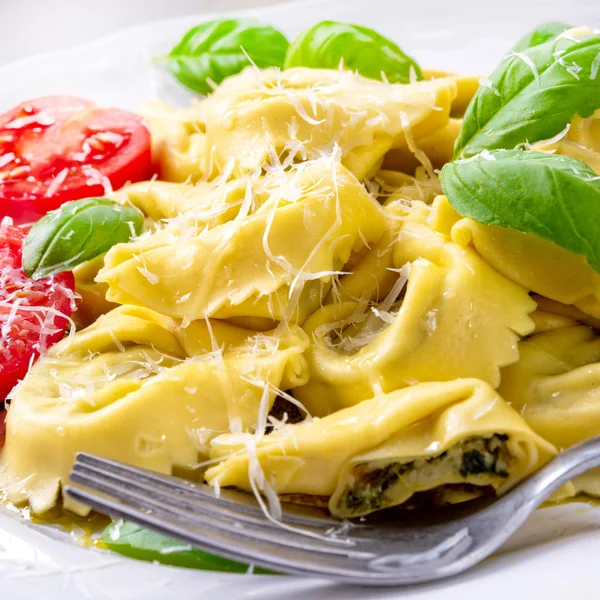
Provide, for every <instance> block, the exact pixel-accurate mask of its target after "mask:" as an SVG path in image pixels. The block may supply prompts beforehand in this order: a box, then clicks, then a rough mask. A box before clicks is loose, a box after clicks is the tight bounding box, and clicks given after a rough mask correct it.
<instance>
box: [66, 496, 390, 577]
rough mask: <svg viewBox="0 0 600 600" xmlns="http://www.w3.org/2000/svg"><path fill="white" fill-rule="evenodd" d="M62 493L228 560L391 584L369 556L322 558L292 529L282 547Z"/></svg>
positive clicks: (164, 513)
mask: <svg viewBox="0 0 600 600" xmlns="http://www.w3.org/2000/svg"><path fill="white" fill-rule="evenodd" d="M65 493H66V494H67V495H68V496H70V497H71V498H73V499H74V500H76V501H78V502H82V503H84V504H86V505H88V506H91V507H92V508H95V509H96V510H98V511H100V512H104V513H108V514H111V515H113V516H117V517H120V518H122V519H127V520H129V521H133V522H134V523H138V524H140V525H143V526H146V527H150V528H152V529H154V530H156V531H158V532H160V533H163V534H164V535H168V536H171V537H174V538H176V539H179V540H182V541H184V542H187V543H189V544H192V545H193V546H196V547H199V548H203V549H205V550H206V551H208V552H214V553H216V554H219V555H221V556H224V557H226V558H230V559H232V560H237V561H241V562H246V563H248V562H250V563H252V564H257V565H259V566H261V567H264V568H267V569H273V570H276V571H279V572H283V573H290V574H296V575H313V576H315V575H316V576H322V577H328V578H330V579H335V580H339V581H345V582H353V583H369V582H370V583H372V584H373V583H374V584H377V585H386V584H387V585H391V584H393V583H394V580H393V576H392V574H390V573H386V572H376V571H371V570H369V568H368V564H369V563H368V559H369V557H347V556H340V555H335V554H334V555H331V556H329V557H328V558H327V560H323V558H322V555H319V554H315V552H314V551H313V550H312V549H307V548H305V545H304V542H305V539H304V538H303V536H302V535H300V534H296V537H297V543H296V544H295V545H293V546H286V547H282V546H281V545H279V544H278V543H277V542H273V541H265V540H257V539H256V538H254V537H252V536H247V537H246V536H241V537H238V536H237V535H234V534H231V533H230V532H225V531H222V530H220V529H218V528H214V529H210V528H208V527H206V528H204V527H200V526H198V525H197V524H194V525H191V524H190V523H189V522H184V523H182V522H179V521H178V520H176V519H174V518H173V517H172V516H171V515H170V514H169V513H168V512H167V511H166V510H165V509H164V507H161V508H157V509H153V511H152V513H147V512H144V511H143V510H141V509H140V508H139V507H138V506H135V505H134V504H132V503H129V502H122V501H118V500H114V499H112V498H110V497H106V496H103V495H101V494H99V493H96V492H92V491H89V490H83V489H79V488H73V487H71V486H65ZM386 582H387V583H386Z"/></svg>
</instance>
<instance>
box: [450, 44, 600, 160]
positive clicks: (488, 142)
mask: <svg viewBox="0 0 600 600" xmlns="http://www.w3.org/2000/svg"><path fill="white" fill-rule="evenodd" d="M599 57H600V35H597V34H590V35H583V36H580V37H577V38H558V39H554V40H550V41H548V42H545V43H543V44H540V45H538V46H534V47H533V48H529V49H527V50H524V51H523V52H522V53H519V54H518V55H515V54H513V55H509V56H508V57H506V58H505V59H504V61H503V62H502V64H501V65H500V66H499V67H498V68H497V69H496V71H494V73H493V74H492V75H491V76H490V78H489V85H488V86H482V87H480V88H479V90H478V91H477V93H476V94H475V96H474V97H473V100H472V101H471V103H470V104H469V107H468V108H467V111H466V113H465V117H464V121H463V126H462V129H461V132H460V135H459V136H458V139H457V140H456V145H455V147H454V156H455V158H456V157H459V156H461V157H468V156H474V155H475V154H478V153H479V152H481V151H482V150H485V149H487V150H492V149H496V148H506V149H511V148H515V147H516V146H517V145H518V144H521V143H523V142H526V141H528V142H535V141H538V140H543V139H548V138H551V137H552V136H554V135H556V134H557V133H559V132H560V131H561V130H562V129H564V128H565V126H566V125H567V123H569V122H570V121H571V119H572V118H573V116H574V115H575V113H578V114H580V115H581V116H582V117H584V118H586V117H589V116H590V115H591V114H592V113H593V112H594V111H595V110H596V109H597V108H599V107H600V72H599V69H600V58H599Z"/></svg>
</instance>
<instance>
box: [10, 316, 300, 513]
mask: <svg viewBox="0 0 600 600" xmlns="http://www.w3.org/2000/svg"><path fill="white" fill-rule="evenodd" d="M307 345H308V340H307V339H306V335H305V334H304V333H303V332H302V330H301V329H299V328H298V327H295V326H290V327H289V328H287V329H286V330H285V331H282V332H281V333H280V332H267V333H257V332H253V331H249V330H246V329H242V328H240V327H235V326H233V325H229V324H225V323H221V322H218V321H208V320H207V321H197V322H194V323H190V325H189V326H188V327H187V328H185V329H183V328H181V327H180V326H179V324H178V323H176V322H175V321H173V320H172V319H169V318H168V317H164V316H162V315H159V314H158V313H155V312H153V311H151V310H148V309H144V308H138V307H119V308H116V309H115V310H113V311H112V312H110V313H108V314H106V315H104V316H102V317H100V318H99V319H98V320H97V321H96V323H94V324H93V325H92V326H90V327H89V328H87V329H85V330H83V331H81V332H79V333H77V334H75V335H74V336H72V337H71V338H67V339H65V340H63V341H62V342H60V343H59V344H57V345H56V346H54V347H53V348H52V349H51V350H50V351H49V352H47V353H46V354H45V355H44V356H43V357H41V358H40V359H39V361H38V362H37V363H36V364H35V365H34V366H33V368H32V369H31V370H30V372H29V374H28V376H27V377H26V378H25V380H24V381H23V382H22V384H20V385H19V386H18V387H17V388H15V390H14V391H13V394H12V401H11V405H10V409H9V412H8V419H7V422H6V432H7V437H6V445H5V447H4V450H3V453H2V466H1V471H0V490H3V492H4V493H5V494H6V496H7V498H8V499H9V500H11V501H12V502H15V503H22V502H24V501H28V502H29V504H30V506H31V508H32V510H33V511H34V512H36V513H43V512H45V511H47V510H49V509H50V508H52V507H53V506H54V504H55V503H56V501H57V498H58V495H59V491H60V488H61V485H62V484H64V483H65V482H66V481H67V480H68V474H69V470H70V469H71V466H72V464H73V461H74V459H75V454H76V452H79V451H85V452H91V453H94V454H98V455H100V456H105V457H108V458H113V459H116V460H119V461H123V462H126V463H128V464H132V465H135V466H139V467H144V468H147V469H152V470H155V471H158V472H161V473H171V472H172V470H173V468H174V467H186V468H193V467H194V465H196V464H197V463H198V462H199V460H200V459H201V458H202V457H205V456H206V455H207V453H208V442H209V441H210V439H211V438H212V437H214V436H216V435H218V434H219V433H223V432H227V431H240V432H242V431H253V429H254V426H255V424H256V423H257V419H258V415H259V412H260V410H264V411H265V414H266V411H268V410H269V408H270V406H271V404H272V403H273V401H274V399H275V396H276V395H277V391H278V390H279V389H291V388H294V387H296V386H297V385H300V384H302V383H305V382H306V379H307V374H308V373H307V368H306V362H305V360H304V358H303V353H304V350H305V348H306V346H307ZM63 506H64V507H65V508H66V509H69V510H72V511H75V512H77V513H79V514H87V513H88V512H89V509H88V508H86V507H84V506H81V505H79V504H77V503H75V502H73V501H72V500H70V499H69V498H67V497H63Z"/></svg>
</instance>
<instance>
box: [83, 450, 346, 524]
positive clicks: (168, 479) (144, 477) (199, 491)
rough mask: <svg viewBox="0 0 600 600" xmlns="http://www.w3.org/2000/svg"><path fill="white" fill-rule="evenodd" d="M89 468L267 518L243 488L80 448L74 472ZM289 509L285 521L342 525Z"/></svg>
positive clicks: (330, 519)
mask: <svg viewBox="0 0 600 600" xmlns="http://www.w3.org/2000/svg"><path fill="white" fill-rule="evenodd" d="M84 468H87V469H90V470H93V471H95V472H96V473H98V474H100V475H106V476H110V477H113V478H117V479H119V480H121V481H123V482H125V483H130V482H134V481H135V482H136V483H137V484H138V485H140V486H141V485H143V484H146V485H147V488H148V489H149V490H152V491H154V490H162V491H165V492H168V493H169V494H171V495H173V494H176V495H178V496H180V497H183V498H188V499H191V500H193V501H196V502H197V501H201V502H202V504H203V506H205V507H208V506H214V507H217V509H218V510H219V511H221V510H222V508H223V507H228V508H232V509H233V510H235V514H236V517H238V516H240V513H243V514H245V515H250V516H254V517H258V518H260V519H264V513H263V511H262V510H261V509H260V507H258V506H257V505H256V502H255V500H254V498H253V497H251V496H249V495H248V494H245V493H243V492H235V491H232V490H221V494H220V496H219V497H217V496H216V495H215V492H214V489H213V488H212V487H210V486H209V485H207V484H205V483H192V482H191V481H186V480H185V479H181V478H179V477H172V476H170V475H163V474H160V473H156V472H154V471H149V470H147V469H142V468H138V467H133V466H131V465H127V464H124V463H120V462H117V461H113V460H110V459H107V458H101V457H99V456H95V455H92V454H87V453H83V452H80V453H78V454H77V456H76V459H75V464H74V465H73V472H75V473H77V472H81V471H82V469H84ZM287 508H288V510H286V511H285V512H284V521H286V522H290V523H296V524H299V525H307V526H309V527H313V526H319V525H321V526H328V527H335V526H339V524H340V523H339V521H337V520H335V519H333V518H327V517H325V516H321V515H319V516H318V517H317V516H313V515H311V516H308V515H307V514H298V513H300V511H301V510H302V511H303V512H305V513H308V512H309V510H310V509H307V508H302V509H301V508H300V507H297V506H294V507H293V510H294V511H295V513H296V514H294V513H293V512H292V507H291V506H288V507H287Z"/></svg>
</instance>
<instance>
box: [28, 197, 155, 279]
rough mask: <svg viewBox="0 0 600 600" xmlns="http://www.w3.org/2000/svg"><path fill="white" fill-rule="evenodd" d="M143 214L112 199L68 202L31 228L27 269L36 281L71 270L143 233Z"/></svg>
mask: <svg viewBox="0 0 600 600" xmlns="http://www.w3.org/2000/svg"><path fill="white" fill-rule="evenodd" d="M143 223H144V217H143V215H142V213H141V212H140V211H139V210H137V209H135V208H132V207H130V206H122V205H121V204H117V203H116V202H113V201H112V200H109V199H108V198H85V199H83V200H76V201H75V202H67V203H66V204H63V205H62V206H61V207H60V208H59V209H57V210H53V211H51V212H49V213H48V214H47V215H46V216H44V217H42V218H41V219H40V220H39V221H38V222H37V223H35V224H34V225H33V227H32V228H31V229H30V231H29V233H28V234H27V237H26V238H25V242H24V244H23V270H24V271H25V273H26V274H27V275H28V276H29V277H31V278H32V279H40V278H42V277H47V276H48V275H54V274H55V273H62V272H63V271H70V270H71V269H73V267H76V266H77V265H79V264H81V263H83V262H86V261H88V260H91V259H92V258H95V257H96V256H99V255H100V254H104V253H105V252H106V251H107V250H108V249H109V248H111V247H112V246H114V245H115V244H119V243H121V242H128V241H129V240H130V238H131V237H132V235H133V233H134V232H135V234H136V235H137V234H139V233H140V232H141V230H142V225H143Z"/></svg>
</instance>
